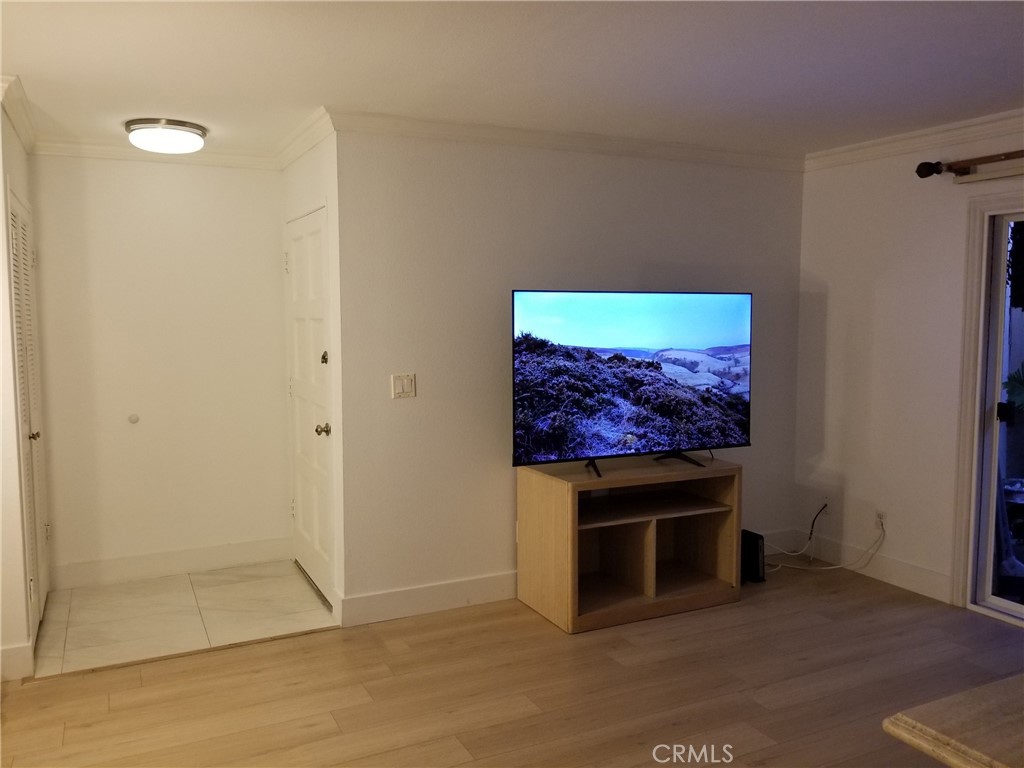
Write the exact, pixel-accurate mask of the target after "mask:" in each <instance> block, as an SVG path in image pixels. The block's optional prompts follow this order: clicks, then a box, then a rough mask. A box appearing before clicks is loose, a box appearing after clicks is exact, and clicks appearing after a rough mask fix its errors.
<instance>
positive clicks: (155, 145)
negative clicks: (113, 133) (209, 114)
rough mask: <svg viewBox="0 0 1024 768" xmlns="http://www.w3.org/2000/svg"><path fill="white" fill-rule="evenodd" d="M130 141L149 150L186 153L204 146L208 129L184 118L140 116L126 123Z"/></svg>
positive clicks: (176, 153)
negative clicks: (171, 118)
mask: <svg viewBox="0 0 1024 768" xmlns="http://www.w3.org/2000/svg"><path fill="white" fill-rule="evenodd" d="M124 129H125V130H126V131H128V141H130V142H131V143H132V144H133V145H134V146H136V147H138V148H139V149H144V150H146V151H147V152H160V153H163V154H166V155H185V154H188V153H189V152H198V151H199V150H200V149H202V148H203V141H204V139H206V129H205V128H204V127H203V126H201V125H197V124H196V123H188V122H185V121H184V120H170V119H168V118H166V117H140V118H138V119H137V120H129V121H128V122H127V123H125V124H124Z"/></svg>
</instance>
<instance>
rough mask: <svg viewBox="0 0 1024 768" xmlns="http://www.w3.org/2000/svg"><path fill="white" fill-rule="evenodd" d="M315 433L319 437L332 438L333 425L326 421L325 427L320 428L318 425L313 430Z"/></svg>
mask: <svg viewBox="0 0 1024 768" xmlns="http://www.w3.org/2000/svg"><path fill="white" fill-rule="evenodd" d="M313 431H314V432H316V433H317V434H318V435H327V436H328V437H330V436H331V423H330V422H329V421H325V422H324V424H323V426H320V425H319V424H317V425H316V429H315V430H313Z"/></svg>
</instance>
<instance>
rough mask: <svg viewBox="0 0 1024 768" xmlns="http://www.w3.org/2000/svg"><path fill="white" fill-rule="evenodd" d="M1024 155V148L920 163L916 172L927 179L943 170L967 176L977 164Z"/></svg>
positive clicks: (996, 161) (1017, 157)
mask: <svg viewBox="0 0 1024 768" xmlns="http://www.w3.org/2000/svg"><path fill="white" fill-rule="evenodd" d="M1022 157H1024V149H1018V150H1016V151H1015V152H1003V153H1002V154H1001V155H984V156H983V157H972V158H970V159H968V160H954V161H953V162H951V163H939V162H936V163H920V164H918V166H917V170H916V171H915V173H916V174H917V176H918V178H921V179H927V178H928V177H929V176H936V175H938V174H940V173H942V172H943V171H949V172H951V173H952V174H953V175H954V176H967V175H968V174H969V173H970V172H971V168H974V167H975V166H977V165H986V164H988V163H998V162H1001V161H1003V160H1017V159H1019V158H1022Z"/></svg>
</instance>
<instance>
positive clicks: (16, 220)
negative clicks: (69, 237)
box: [7, 192, 50, 632]
mask: <svg viewBox="0 0 1024 768" xmlns="http://www.w3.org/2000/svg"><path fill="white" fill-rule="evenodd" d="M7 203H8V207H7V210H8V216H9V221H8V235H9V238H10V240H9V249H8V250H9V253H10V259H11V264H10V275H11V294H12V295H11V311H12V312H13V314H14V317H13V318H12V319H13V326H14V356H15V363H14V364H15V368H16V370H15V380H16V382H17V384H16V388H17V392H16V395H17V399H18V445H19V451H18V454H19V455H18V463H19V471H20V475H21V496H22V520H23V526H24V531H25V559H26V562H27V564H28V587H29V611H30V615H29V619H30V627H31V628H32V631H33V632H34V630H35V628H36V627H37V626H38V624H39V621H40V620H41V619H42V616H43V610H44V608H45V605H46V595H47V593H48V592H49V589H50V562H49V552H48V547H49V545H48V538H49V536H48V530H49V525H48V522H49V517H48V514H47V504H46V483H45V468H44V467H45V457H44V451H43V446H42V439H43V426H42V421H43V419H42V392H41V390H40V384H39V350H38V337H37V333H36V328H37V324H36V291H35V285H36V279H35V271H36V260H35V249H34V246H33V242H32V217H31V215H30V213H29V210H28V207H27V206H26V205H25V204H24V203H23V202H22V201H21V200H20V199H19V198H18V197H17V195H15V194H14V193H13V192H9V193H8V196H7Z"/></svg>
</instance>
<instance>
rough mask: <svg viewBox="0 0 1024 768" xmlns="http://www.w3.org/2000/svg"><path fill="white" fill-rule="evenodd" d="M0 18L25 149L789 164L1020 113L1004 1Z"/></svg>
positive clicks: (152, 6) (77, 7)
mask: <svg viewBox="0 0 1024 768" xmlns="http://www.w3.org/2000/svg"><path fill="white" fill-rule="evenodd" d="M0 8H2V18H0V23H2V43H3V47H2V73H3V75H5V76H18V77H19V78H20V80H21V83H22V85H23V87H24V90H25V92H26V94H27V96H28V100H29V102H30V104H31V116H32V121H33V124H34V129H35V133H36V136H37V139H38V140H39V141H40V142H47V143H53V142H57V143H84V144H90V145H119V146H120V145H122V144H124V143H125V136H124V131H123V128H122V124H123V122H124V121H125V120H127V119H131V118H134V117H172V118H178V119H184V120H191V121H194V122H198V123H202V124H204V125H206V126H208V127H209V129H210V139H209V147H210V148H211V150H215V151H218V152H224V153H235V154H242V155H251V156H263V157H270V156H273V155H275V154H276V153H277V152H279V151H280V150H281V149H282V146H283V143H284V142H285V141H286V140H287V139H288V137H289V136H290V135H292V134H293V132H294V131H295V130H296V129H297V128H298V127H299V126H300V125H301V124H302V123H303V122H304V121H306V120H307V119H308V118H309V117H310V116H311V115H312V114H313V113H314V112H316V110H317V109H318V108H320V107H324V108H326V109H327V111H329V112H332V113H333V112H345V113H375V114H386V115H397V116H405V117H412V118H420V119H428V120H443V121H451V122H459V123H472V124H484V125H492V126H505V127H513V128H520V129H536V130H544V131H556V132H572V133H588V134H599V135H604V136H615V137H627V138H635V139H651V140H659V141H669V142H678V143H682V144H687V145H694V146H699V147H707V148H715V149H727V150H733V151H740V152H745V153H754V154H761V155H771V156H788V157H802V156H803V155H805V154H807V153H812V152H816V151H821V150H826V149H832V148H836V147H840V146H847V145H850V144H855V143H859V142H864V141H868V140H872V139H878V138H883V137H888V136H893V135H897V134H901V133H906V132H911V131H915V130H920V129H925V128H929V127H933V126H938V125H945V124H948V123H954V122H959V121H962V120H967V119H972V118H976V117H981V116H985V115H992V114H996V113H1001V112H1006V111H1009V110H1016V109H1021V108H1022V107H1024V3H1022V2H937V3H933V2H882V3H876V2H752V3H747V2H636V1H634V2H593V3H592V2H484V3H476V2H451V3H442V2H410V3H402V2H363V3H357V2H312V3H307V2H224V3H218V2H114V3H94V2H69V3H53V2H10V1H9V0H4V2H3V3H2V6H0ZM1013 148H1019V147H1013ZM1013 148H1009V147H1008V148H1007V149H1013Z"/></svg>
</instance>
